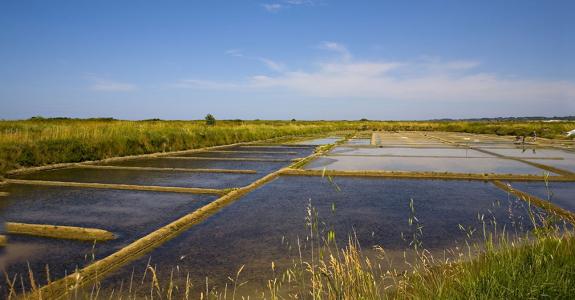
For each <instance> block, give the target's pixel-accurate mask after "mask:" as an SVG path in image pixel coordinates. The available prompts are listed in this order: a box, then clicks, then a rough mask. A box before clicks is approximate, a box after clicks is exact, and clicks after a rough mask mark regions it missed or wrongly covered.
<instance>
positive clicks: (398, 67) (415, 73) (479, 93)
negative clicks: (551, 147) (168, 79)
mask: <svg viewBox="0 0 575 300" xmlns="http://www.w3.org/2000/svg"><path fill="white" fill-rule="evenodd" d="M321 48H322V49H326V50H330V51H334V52H336V53H339V56H338V57H337V58H335V59H334V58H332V59H331V60H328V61H323V62H318V63H314V64H313V65H312V66H310V68H309V69H307V70H299V71H288V70H287V68H285V67H282V68H275V69H276V72H277V73H275V75H261V74H258V75H254V76H251V77H250V78H249V79H248V80H245V81H239V82H213V81H210V82H203V81H198V80H195V81H193V83H194V85H193V86H190V85H188V86H187V87H192V88H212V89H218V88H225V89H242V90H252V91H264V90H272V91H273V90H281V91H282V92H291V93H294V95H295V96H304V97H316V98H326V99H350V100H351V99H374V100H379V101H384V102H385V101H388V102H390V103H393V101H428V102H430V103H434V102H443V103H444V102H446V101H447V102H461V103H465V102H478V101H479V102H481V101H492V102H493V101H498V102H501V103H518V105H522V104H527V103H540V102H541V101H548V102H549V103H564V104H565V105H566V103H568V102H569V101H572V99H574V98H575V83H574V82H572V81H566V80H543V79H521V78H517V77H507V76H501V75H498V74H495V73H488V72H484V71H480V68H479V67H480V66H481V64H480V62H478V61H475V60H442V59H440V58H423V59H421V58H418V59H414V60H407V61H386V60H358V59H356V58H354V57H353V56H352V55H351V53H350V52H349V50H348V49H347V48H346V47H345V46H343V45H341V44H339V43H335V42H324V43H322V44H321ZM342 58H344V59H342ZM272 69H273V68H272Z"/></svg>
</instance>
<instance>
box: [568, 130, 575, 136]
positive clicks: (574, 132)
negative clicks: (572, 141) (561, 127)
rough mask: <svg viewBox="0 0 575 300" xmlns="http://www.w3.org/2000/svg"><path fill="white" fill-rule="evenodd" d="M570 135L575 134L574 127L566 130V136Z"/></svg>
mask: <svg viewBox="0 0 575 300" xmlns="http://www.w3.org/2000/svg"><path fill="white" fill-rule="evenodd" d="M572 135H575V129H573V130H571V131H569V132H567V136H572Z"/></svg>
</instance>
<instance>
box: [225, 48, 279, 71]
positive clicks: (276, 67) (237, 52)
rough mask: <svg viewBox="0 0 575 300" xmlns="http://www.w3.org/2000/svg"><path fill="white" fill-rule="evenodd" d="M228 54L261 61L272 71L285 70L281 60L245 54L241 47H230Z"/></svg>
mask: <svg viewBox="0 0 575 300" xmlns="http://www.w3.org/2000/svg"><path fill="white" fill-rule="evenodd" d="M226 54H227V55H230V56H233V57H241V58H245V59H250V60H256V61H259V62H261V63H262V64H264V65H265V66H266V67H268V68H269V69H270V70H272V71H276V72H281V71H284V70H285V65H284V64H283V63H281V62H278V61H275V60H273V59H270V58H267V57H261V56H248V55H244V53H243V52H242V50H240V49H229V50H227V51H226Z"/></svg>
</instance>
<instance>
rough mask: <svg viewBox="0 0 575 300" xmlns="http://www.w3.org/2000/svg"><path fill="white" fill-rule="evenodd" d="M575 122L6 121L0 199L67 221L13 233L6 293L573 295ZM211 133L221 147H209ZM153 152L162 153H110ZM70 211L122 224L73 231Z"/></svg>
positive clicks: (12, 216) (86, 223) (79, 224)
mask: <svg viewBox="0 0 575 300" xmlns="http://www.w3.org/2000/svg"><path fill="white" fill-rule="evenodd" d="M572 127H575V122H538V121H529V122H527V121H525V122H521V121H500V122H488V121H475V122H463V121H461V122H455V121H437V122H384V121H381V122H380V121H362V122H359V121H337V122H335V121H334V122H328V121H239V120H235V121H217V122H216V124H215V125H207V124H206V123H205V122H204V121H159V120H149V121H118V120H107V119H98V120H74V119H38V118H36V119H32V120H26V121H2V122H0V128H1V132H0V148H1V149H2V152H1V153H2V154H1V157H0V161H1V162H2V173H3V174H5V177H6V178H5V183H4V184H3V185H1V186H0V192H2V193H4V196H3V197H2V198H0V200H1V201H2V206H1V210H0V216H1V217H2V219H3V220H4V221H6V222H11V223H9V224H14V223H25V224H42V226H44V228H48V229H50V230H51V231H53V232H54V233H53V234H52V233H51V234H50V235H41V234H36V235H35V234H34V232H26V234H19V233H18V232H8V234H7V238H6V243H5V246H4V247H3V249H2V250H0V251H1V252H0V267H2V269H3V270H4V279H3V284H2V287H1V289H0V293H1V294H2V296H4V297H6V298H16V297H21V296H24V297H25V298H31V299H37V298H42V299H46V298H48V299H51V298H68V299H84V298H87V299H103V298H107V299H109V298H126V299H133V298H144V297H146V298H161V299H164V298H167V299H180V298H185V299H198V298H202V299H207V298H209V299H234V298H238V299H239V298H240V297H247V296H249V297H250V298H258V299H259V298H265V299H381V298H390V299H422V298H447V299H467V298H472V299H487V298H521V299H523V298H540V297H551V298H569V297H570V296H571V295H573V293H575V290H573V287H574V286H575V284H574V282H575V275H574V274H575V261H574V257H575V245H574V241H573V231H572V230H573V229H572V228H573V227H572V226H573V225H572V224H571V222H573V220H575V214H574V211H575V209H574V208H575V202H574V201H573V195H574V194H575V152H573V150H574V149H573V140H572V139H568V138H566V137H565V136H564V133H565V132H566V131H568V130H571V129H572ZM533 132H535V134H533ZM517 135H525V136H527V138H526V140H525V142H524V143H522V142H520V143H517V142H516V138H515V136H517ZM532 135H534V136H536V137H531V136H532ZM246 142H252V143H250V144H245V143H246ZM237 143H240V144H237ZM232 144H233V145H232ZM212 146H221V147H218V148H217V149H212V148H210V149H202V148H205V147H212ZM193 149H196V151H187V152H178V151H184V150H193ZM151 153H161V155H153V156H142V157H138V158H130V157H128V158H127V159H125V160H102V159H107V158H113V157H118V156H131V155H140V154H151ZM96 160H102V161H97V162H91V163H90V164H88V165H77V164H67V165H59V166H57V167H55V168H46V169H45V170H37V171H32V172H11V171H14V170H17V169H18V168H25V167H34V166H43V165H50V164H60V163H81V162H84V161H96ZM206 191H210V192H211V193H206ZM60 228H87V229H91V230H94V231H98V232H106V233H109V234H110V235H111V234H113V236H114V237H115V238H114V239H111V240H107V241H98V242H95V241H92V242H91V241H88V242H86V241H78V240H72V239H61V238H59V237H60V236H64V235H65V234H64V232H62V233H59V232H58V230H59V229H60Z"/></svg>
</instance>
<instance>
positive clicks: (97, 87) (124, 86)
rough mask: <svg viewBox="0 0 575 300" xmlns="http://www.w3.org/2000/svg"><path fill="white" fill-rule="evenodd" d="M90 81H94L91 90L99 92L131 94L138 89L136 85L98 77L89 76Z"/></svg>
mask: <svg viewBox="0 0 575 300" xmlns="http://www.w3.org/2000/svg"><path fill="white" fill-rule="evenodd" d="M87 78H88V80H90V81H92V84H91V85H90V86H89V89H90V90H92V91H98V92H131V91H135V90H137V89H138V87H137V86H136V85H135V84H131V83H125V82H117V81H112V80H108V79H103V78H100V77H96V76H94V75H89V76H87Z"/></svg>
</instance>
